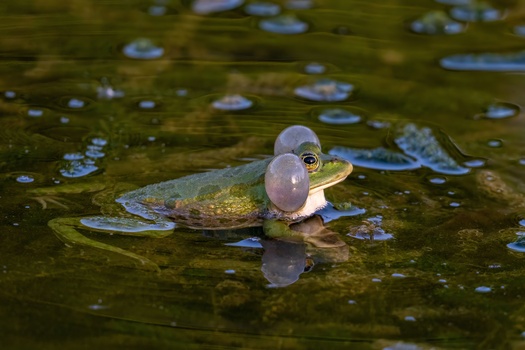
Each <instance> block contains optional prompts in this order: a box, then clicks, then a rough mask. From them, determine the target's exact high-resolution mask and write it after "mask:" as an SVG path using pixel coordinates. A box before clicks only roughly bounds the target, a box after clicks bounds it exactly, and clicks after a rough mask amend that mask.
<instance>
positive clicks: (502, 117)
mask: <svg viewBox="0 0 525 350" xmlns="http://www.w3.org/2000/svg"><path fill="white" fill-rule="evenodd" d="M205 2H206V1H202V2H200V4H199V6H196V5H195V4H194V3H193V2H192V1H190V0H171V1H167V0H164V1H163V0H155V1H153V0H152V1H143V2H136V1H135V2H129V1H124V0H115V1H88V0H77V1H74V2H71V3H68V5H67V6H64V2H63V1H58V0H44V1H34V2H29V1H20V2H15V1H7V2H3V3H2V4H1V5H0V16H1V19H2V26H1V28H0V33H1V35H0V43H1V47H2V50H1V52H0V55H1V57H2V60H1V62H0V73H1V74H0V92H1V94H0V110H1V114H0V123H1V128H0V135H1V137H0V171H1V175H2V176H1V179H2V191H1V192H0V208H1V213H2V216H1V221H0V222H1V225H2V230H1V232H2V233H1V236H0V237H1V238H0V240H1V244H0V284H1V285H2V288H0V301H1V303H2V305H3V306H2V309H1V311H0V330H1V331H0V335H1V339H2V341H1V343H2V348H6V349H27V348H43V349H45V348H52V349H55V348H78V347H82V346H85V347H89V348H92V347H100V348H115V347H118V346H121V347H122V346H123V345H124V346H125V347H128V348H131V347H148V348H185V349H192V348H204V347H223V348H235V347H238V348H275V344H279V345H278V346H279V348H282V349H320V348H327V349H328V348H329V349H338V348H340V349H343V348H344V349H348V348H352V349H385V348H414V349H416V348H431V347H439V348H443V349H447V348H467V349H470V348H494V349H497V348H512V347H514V348H516V347H518V346H520V344H521V343H522V342H523V335H522V334H523V332H524V331H525V324H524V323H523V321H522V314H523V306H522V305H523V295H525V290H524V287H523V285H524V283H523V277H522V276H523V275H524V272H525V271H524V265H523V254H524V253H523V251H524V249H523V243H522V238H521V236H522V235H520V234H517V233H519V232H522V230H523V226H524V225H525V224H524V220H525V219H524V218H525V204H524V203H525V199H524V197H523V195H524V193H525V188H524V186H523V181H522V179H523V178H524V175H525V166H523V164H525V160H524V159H525V143H524V142H523V128H524V121H523V112H522V108H521V106H523V105H525V96H524V94H523V93H522V92H523V91H525V90H524V88H525V80H524V79H523V66H524V64H523V62H522V61H523V60H522V56H523V52H522V51H521V50H522V47H523V37H521V36H519V35H516V34H515V33H514V32H513V30H514V28H515V27H516V26H517V25H519V24H520V23H518V22H517V21H516V19H517V18H519V14H520V13H521V12H522V9H521V8H519V4H518V3H517V5H516V7H508V8H505V6H511V5H512V2H502V3H501V4H499V6H495V8H496V9H497V11H498V16H492V15H490V13H491V12H489V13H488V15H483V14H482V13H481V12H479V11H478V12H477V13H476V14H475V16H474V17H472V16H471V18H473V19H475V20H477V22H473V23H468V25H466V24H465V22H463V21H462V20H461V19H459V18H458V17H457V13H456V12H458V10H455V11H451V10H452V8H453V7H454V6H463V5H465V4H464V2H461V1H460V2H454V3H455V4H450V3H451V2H450V1H448V3H449V4H446V3H445V2H444V1H443V2H442V3H439V4H438V3H437V2H432V1H425V2H423V1H420V2H417V1H416V2H414V1H413V2H410V3H409V2H407V1H400V0H389V1H382V2H381V3H380V4H379V3H375V2H367V1H354V0H345V1H343V0H317V1H302V2H301V1H295V2H294V1H275V2H271V3H273V4H277V5H279V8H280V9H281V11H282V15H283V16H285V17H278V18H277V19H275V17H274V15H269V16H263V17H262V16H261V15H262V14H261V13H259V14H257V15H249V14H248V13H250V12H249V11H248V12H247V11H246V9H245V6H247V5H249V4H250V3H252V1H245V2H241V1H235V2H228V1H224V7H220V6H218V5H217V4H215V7H204V6H205V5H206V4H205ZM495 5H496V4H495ZM268 9H269V8H268V7H266V9H264V8H263V10H265V14H267V13H268V12H269V11H268ZM270 9H271V8H270ZM274 9H275V7H274ZM436 9H438V10H442V11H444V12H445V13H446V14H447V15H450V16H455V17H456V20H455V21H456V22H457V23H461V24H463V25H462V26H461V29H462V30H463V32H461V33H459V34H455V35H425V34H440V33H441V32H444V33H446V32H447V30H445V29H446V27H445V29H443V28H442V27H436V23H434V24H433V26H432V27H431V29H432V30H430V32H429V31H427V32H423V33H422V34H418V33H415V32H413V31H412V29H411V28H410V26H411V24H412V23H414V21H416V20H418V19H419V20H421V19H425V23H426V21H427V20H428V18H427V17H425V14H428V13H431V12H432V11H435V10H436ZM270 12H271V11H270ZM462 12H464V11H462ZM499 15H504V16H503V19H498V18H499ZM438 19H439V18H438ZM492 19H494V20H492ZM469 20H470V19H469ZM488 20H490V21H488ZM264 23H266V25H264ZM268 23H269V24H270V26H269V27H268ZM442 23H443V22H440V21H438V22H437V24H442ZM290 25H291V26H290ZM420 27H421V26H420V25H419V26H418V27H417V28H420ZM290 28H291V29H290ZM436 28H437V29H436ZM440 28H441V29H440ZM440 62H441V63H440ZM224 97H229V98H226V100H224ZM233 97H235V98H233ZM237 97H242V98H237ZM243 98H246V99H247V100H248V101H250V106H249V108H231V107H232V106H238V105H243V103H244V102H245V100H244V99H243ZM221 99H222V100H221ZM216 101H221V102H223V103H226V102H227V103H226V104H225V105H226V106H230V107H229V108H226V109H225V108H216V106H215V107H214V105H213V103H214V102H216ZM239 102H243V103H239ZM502 107H504V108H502ZM330 109H340V110H345V111H359V112H360V113H357V114H359V115H360V116H361V117H362V118H363V119H362V120H361V122H359V123H345V124H333V123H325V122H323V121H320V120H319V119H318V117H319V112H321V111H324V110H330ZM361 112H362V113H361ZM475 116H477V117H475ZM294 124H302V125H305V126H308V127H310V128H312V129H313V130H314V131H315V132H316V133H317V135H318V136H319V139H320V142H321V145H322V147H323V150H324V151H325V152H327V153H328V152H330V151H333V150H339V151H341V152H342V153H341V155H342V156H344V155H345V154H346V155H351V156H352V157H354V158H355V159H356V164H355V168H354V173H353V174H351V175H350V176H349V178H348V179H347V180H345V181H344V182H342V183H339V184H337V185H336V186H335V187H332V188H330V189H327V190H326V195H327V198H328V199H329V200H330V202H331V203H333V204H334V207H336V208H341V209H335V208H333V207H331V206H330V207H328V208H327V209H326V210H325V211H323V212H321V215H322V217H323V218H324V225H325V226H326V227H323V226H322V225H320V226H319V225H317V226H314V228H312V230H313V232H314V234H313V235H312V236H311V237H310V240H311V241H313V242H314V243H315V244H317V246H316V245H315V244H313V243H312V242H299V243H297V242H296V243H293V244H289V243H287V244H280V243H279V242H277V243H276V242H275V241H264V235H263V234H262V232H261V230H257V229H253V230H246V232H245V231H228V232H219V233H217V232H216V233H213V234H209V233H208V232H207V233H205V234H203V232H200V231H196V230H190V229H185V228H183V227H178V226H177V227H176V228H175V230H174V232H173V233H172V234H171V235H169V236H167V237H164V238H159V239H156V238H141V237H129V236H120V235H117V234H113V235H111V234H104V233H103V232H89V231H87V230H86V231H82V234H85V235H86V236H87V237H89V238H91V239H93V240H96V241H100V242H102V243H105V244H108V245H111V246H115V247H119V248H121V249H125V250H127V251H131V252H133V253H135V254H137V255H140V256H143V257H145V258H147V259H148V260H150V261H152V262H154V263H155V264H156V265H158V266H159V268H160V272H154V271H151V270H148V269H147V266H142V265H140V264H136V263H135V262H133V261H130V259H127V258H125V257H123V256H120V255H119V254H114V253H109V252H107V251H102V250H96V249H89V248H86V247H75V246H72V247H67V246H66V245H65V244H64V243H63V242H61V241H60V240H59V239H58V238H57V236H55V235H54V234H53V231H52V230H51V228H50V227H48V225H47V223H48V221H50V220H52V219H55V218H62V217H85V216H93V215H98V214H100V211H101V209H100V206H99V204H101V203H104V202H105V199H107V198H112V196H113V195H114V194H115V193H122V192H126V191H128V190H130V189H132V188H135V187H136V186H143V185H146V184H150V183H155V182H159V181H163V180H167V179H172V178H177V177H181V176H184V175H188V174H193V173H197V172H203V171H207V170H210V169H222V168H225V167H228V166H236V165H240V164H245V163H246V162H250V161H253V160H255V159H261V158H263V157H266V156H269V155H272V154H273V142H274V140H275V137H276V136H277V135H278V134H279V132H281V131H282V130H283V129H284V128H285V127H288V126H290V125H294ZM408 124H412V125H414V128H415V129H416V130H422V129H423V128H430V130H431V131H432V138H431V137H430V136H429V137H427V138H426V140H427V141H429V140H431V141H432V142H428V144H427V146H424V147H422V148H421V149H423V150H429V149H430V150H431V149H439V150H440V151H439V152H440V153H442V155H446V157H441V158H440V159H437V160H436V162H437V163H438V164H439V161H442V160H443V159H445V160H446V162H447V163H452V162H453V164H455V166H456V169H460V170H462V171H445V172H444V171H443V169H442V168H441V167H437V166H435V163H436V162H431V161H428V159H430V158H429V157H428V156H427V155H426V153H425V154H423V153H424V152H423V153H422V152H412V151H411V150H413V149H414V148H408V147H406V145H409V142H410V141H411V140H412V141H413V139H410V137H409V138H408V140H407V139H406V138H403V139H402V140H400V136H399V134H396V131H395V130H398V129H396V128H397V127H398V126H399V125H408ZM406 135H410V133H407V134H406ZM406 135H405V136H406ZM428 135H430V134H428ZM434 139H435V141H436V142H437V144H436V146H434V144H433V141H434ZM401 141H402V142H401ZM430 146H432V147H430ZM438 146H439V147H438ZM384 150H387V151H384ZM427 153H428V152H427ZM430 153H432V152H430ZM376 154H379V155H383V158H381V157H380V158H377V157H375V155H376ZM374 157H375V158H374ZM414 164H415V166H412V165H414ZM44 189H45V190H44ZM341 203H343V204H344V203H346V206H345V205H342V206H338V205H340V204H341ZM44 208H45V209H44ZM114 209H115V208H112V207H104V212H105V213H111V212H112V211H113V210H114ZM378 218H380V220H379V219H378ZM252 237H258V238H259V239H260V240H261V241H260V244H258V245H256V246H255V245H254V246H251V245H247V244H238V245H235V246H229V245H226V244H227V243H236V242H243V240H246V239H248V238H252ZM372 237H374V239H372ZM356 238H359V239H356ZM257 242H259V241H257ZM267 242H273V243H267ZM280 266H288V267H289V269H288V270H286V271H288V272H290V273H289V274H285V273H284V272H286V271H284V270H283V269H280ZM263 267H264V268H263ZM401 276H404V278H401ZM440 281H444V282H440ZM84 344H85V345H84ZM403 346H404V347H403Z"/></svg>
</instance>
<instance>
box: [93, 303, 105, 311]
mask: <svg viewBox="0 0 525 350" xmlns="http://www.w3.org/2000/svg"><path fill="white" fill-rule="evenodd" d="M88 308H89V309H91V310H95V311H97V310H105V309H108V308H109V307H108V306H106V305H100V304H92V305H88Z"/></svg>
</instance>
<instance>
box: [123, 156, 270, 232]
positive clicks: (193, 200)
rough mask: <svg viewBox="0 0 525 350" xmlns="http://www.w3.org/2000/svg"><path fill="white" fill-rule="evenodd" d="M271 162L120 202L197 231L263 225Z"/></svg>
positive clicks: (156, 188)
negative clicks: (144, 208) (148, 210)
mask: <svg viewBox="0 0 525 350" xmlns="http://www.w3.org/2000/svg"><path fill="white" fill-rule="evenodd" d="M269 162H270V160H269V159H267V160H261V161H256V162H252V163H249V164H245V165H242V166H238V167H233V168H225V169H221V170H215V171H211V172H206V173H200V174H194V175H189V176H185V177H181V178H178V179H174V180H169V181H165V182H161V183H157V184H152V185H148V186H146V187H143V188H139V189H137V190H135V191H132V192H129V193H126V194H125V195H123V196H122V197H121V198H119V199H118V200H117V202H119V203H121V204H122V205H124V206H125V207H126V209H127V210H128V211H131V212H133V211H134V210H133V208H132V207H133V206H136V205H137V204H140V205H145V206H147V207H149V208H151V209H153V210H154V211H155V212H157V213H159V214H161V215H163V216H166V217H170V218H173V219H174V221H175V222H177V223H180V224H183V225H185V226H189V227H193V228H209V229H222V228H237V227H249V226H257V225H260V224H261V220H262V219H261V218H262V215H263V212H264V211H265V209H266V206H267V202H268V197H267V195H266V192H265V191H264V181H263V179H264V172H265V169H266V167H267V165H268V163H269Z"/></svg>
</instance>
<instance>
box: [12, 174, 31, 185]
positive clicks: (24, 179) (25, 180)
mask: <svg viewBox="0 0 525 350" xmlns="http://www.w3.org/2000/svg"><path fill="white" fill-rule="evenodd" d="M33 181H35V178H34V177H33V176H31V175H20V176H18V177H17V178H16V182H19V183H22V184H28V183H31V182H33Z"/></svg>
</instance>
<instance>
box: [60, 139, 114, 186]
mask: <svg viewBox="0 0 525 350" xmlns="http://www.w3.org/2000/svg"><path fill="white" fill-rule="evenodd" d="M107 143H108V142H107V140H106V139H103V138H99V137H96V138H93V139H91V142H90V144H88V145H87V146H86V150H85V151H84V153H80V152H77V153H66V154H65V155H64V157H63V159H64V163H63V165H62V167H61V169H60V174H61V175H62V176H64V177H69V178H75V177H82V176H86V175H89V174H91V173H93V172H95V171H97V170H98V166H97V165H96V163H97V160H98V159H100V158H103V157H104V156H105V153H104V152H103V149H104V147H105V146H106V145H107Z"/></svg>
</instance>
